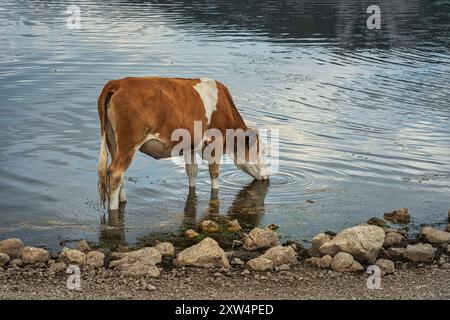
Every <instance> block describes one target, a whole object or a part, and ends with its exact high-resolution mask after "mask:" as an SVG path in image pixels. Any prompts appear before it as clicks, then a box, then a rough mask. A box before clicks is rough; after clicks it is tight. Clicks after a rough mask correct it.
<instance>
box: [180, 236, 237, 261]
mask: <svg viewBox="0 0 450 320" xmlns="http://www.w3.org/2000/svg"><path fill="white" fill-rule="evenodd" d="M175 264H176V265H177V266H194V267H203V268H211V267H218V268H220V267H226V268H229V267H230V263H229V262H228V259H227V257H226V255H225V251H223V250H222V248H220V247H219V244H218V243H217V242H216V241H215V240H213V239H211V238H205V239H203V240H202V241H201V242H199V243H198V244H196V245H194V246H192V247H189V248H187V249H185V250H183V251H181V252H180V253H179V254H178V256H177V258H176V259H175Z"/></svg>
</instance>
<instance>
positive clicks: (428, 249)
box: [402, 243, 436, 262]
mask: <svg viewBox="0 0 450 320" xmlns="http://www.w3.org/2000/svg"><path fill="white" fill-rule="evenodd" d="M435 253H436V249H435V248H433V247H432V246H431V244H428V243H425V244H424V243H418V244H415V245H408V246H407V247H406V249H404V250H403V251H402V256H403V257H404V258H406V259H408V260H411V261H413V262H432V261H433V260H434V256H435Z"/></svg>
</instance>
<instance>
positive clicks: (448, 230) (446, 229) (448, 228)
mask: <svg viewBox="0 0 450 320" xmlns="http://www.w3.org/2000/svg"><path fill="white" fill-rule="evenodd" d="M445 231H447V232H450V223H449V224H447V227H445Z"/></svg>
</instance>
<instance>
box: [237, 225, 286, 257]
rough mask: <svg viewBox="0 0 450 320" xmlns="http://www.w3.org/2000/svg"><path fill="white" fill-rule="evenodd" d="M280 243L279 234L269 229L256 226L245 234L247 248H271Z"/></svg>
mask: <svg viewBox="0 0 450 320" xmlns="http://www.w3.org/2000/svg"><path fill="white" fill-rule="evenodd" d="M279 244H280V240H279V239H278V235H277V234H276V233H275V232H274V231H272V230H269V229H261V228H254V229H253V230H252V231H250V233H249V234H248V235H246V234H244V249H245V250H250V251H252V250H257V249H265V248H271V247H274V246H276V245H279Z"/></svg>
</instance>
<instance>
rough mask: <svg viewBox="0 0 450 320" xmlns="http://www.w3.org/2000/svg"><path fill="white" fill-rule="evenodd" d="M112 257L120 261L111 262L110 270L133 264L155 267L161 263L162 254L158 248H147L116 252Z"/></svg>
mask: <svg viewBox="0 0 450 320" xmlns="http://www.w3.org/2000/svg"><path fill="white" fill-rule="evenodd" d="M112 257H114V258H119V260H114V261H111V263H110V264H109V267H110V268H115V267H119V268H120V267H121V266H124V265H130V264H133V263H140V264H142V265H147V266H155V265H156V264H158V263H161V259H162V254H161V252H159V250H157V249H156V248H152V247H146V248H143V249H139V250H135V251H131V252H114V253H113V254H112Z"/></svg>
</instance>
